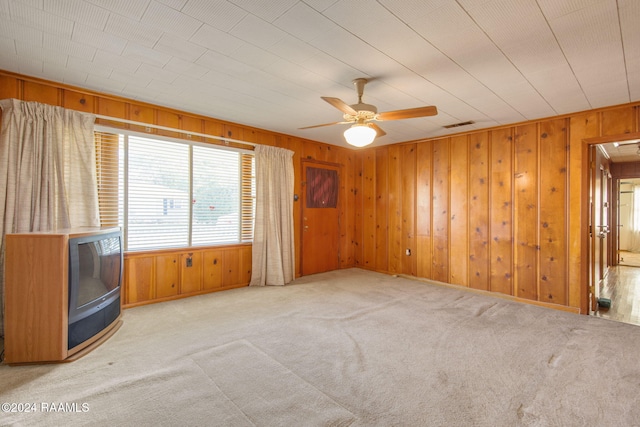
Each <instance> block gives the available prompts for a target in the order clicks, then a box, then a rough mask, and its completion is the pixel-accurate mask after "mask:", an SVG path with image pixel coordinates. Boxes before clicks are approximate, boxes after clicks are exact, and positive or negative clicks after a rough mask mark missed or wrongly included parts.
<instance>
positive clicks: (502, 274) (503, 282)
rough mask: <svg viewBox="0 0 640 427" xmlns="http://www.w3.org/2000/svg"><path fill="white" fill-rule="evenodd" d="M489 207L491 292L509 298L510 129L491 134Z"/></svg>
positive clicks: (511, 241) (510, 226) (511, 289)
mask: <svg viewBox="0 0 640 427" xmlns="http://www.w3.org/2000/svg"><path fill="white" fill-rule="evenodd" d="M490 152H491V154H490V159H491V160H490V167H489V169H490V171H491V175H490V177H491V179H490V181H491V188H490V200H491V203H490V204H489V227H490V230H491V240H490V249H489V251H490V253H491V261H490V277H489V285H490V290H491V291H492V292H500V293H502V294H506V295H513V293H514V292H513V266H512V264H513V219H512V216H513V179H512V177H513V128H504V129H498V130H495V131H492V132H491V151H490Z"/></svg>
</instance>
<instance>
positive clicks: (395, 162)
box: [389, 145, 405, 273]
mask: <svg viewBox="0 0 640 427" xmlns="http://www.w3.org/2000/svg"><path fill="white" fill-rule="evenodd" d="M403 168H404V164H403V162H402V146H401V145H392V146H390V147H389V272H390V273H402V258H403V257H404V248H403V247H402V240H403V239H402V215H403V212H402V198H403V196H404V194H405V189H404V188H403V187H402V169H403Z"/></svg>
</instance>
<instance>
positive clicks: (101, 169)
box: [95, 131, 255, 251]
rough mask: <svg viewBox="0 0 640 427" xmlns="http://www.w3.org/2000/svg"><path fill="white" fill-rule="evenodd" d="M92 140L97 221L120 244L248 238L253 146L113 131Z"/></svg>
mask: <svg viewBox="0 0 640 427" xmlns="http://www.w3.org/2000/svg"><path fill="white" fill-rule="evenodd" d="M95 143H96V162H97V171H98V186H99V188H98V193H99V202H100V215H101V221H102V225H105V226H107V225H108V226H114V225H117V226H120V227H122V228H123V230H124V238H125V249H126V250H128V251H136V250H146V249H160V248H170V247H185V246H204V245H220V244H233V243H242V242H251V241H252V237H253V218H254V212H255V207H254V206H255V177H254V156H253V154H252V153H250V152H246V151H245V150H233V149H224V148H218V147H217V146H214V145H205V144H198V143H193V142H190V141H173V140H164V139H156V138H153V137H147V136H138V135H132V134H128V133H120V132H118V131H114V132H105V131H96V132H95Z"/></svg>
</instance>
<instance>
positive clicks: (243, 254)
mask: <svg viewBox="0 0 640 427" xmlns="http://www.w3.org/2000/svg"><path fill="white" fill-rule="evenodd" d="M237 250H238V252H239V254H240V281H239V282H238V283H237V285H248V284H249V282H251V256H252V254H251V251H252V247H251V246H240V247H239V248H238V249H237Z"/></svg>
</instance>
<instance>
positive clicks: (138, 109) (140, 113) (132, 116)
mask: <svg viewBox="0 0 640 427" xmlns="http://www.w3.org/2000/svg"><path fill="white" fill-rule="evenodd" d="M126 119H127V120H132V121H134V122H142V123H149V124H151V125H153V124H156V123H155V122H156V116H155V110H154V109H153V108H152V107H150V106H148V105H140V104H131V103H130V104H127V105H126ZM158 124H160V125H161V126H164V124H163V123H158ZM116 125H117V123H116ZM124 126H125V127H127V128H128V129H129V130H132V131H134V132H143V133H148V134H155V133H156V129H154V128H151V127H146V126H138V125H132V124H127V125H124Z"/></svg>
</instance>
